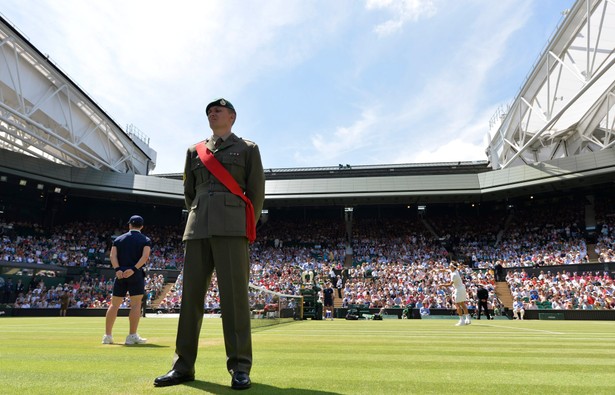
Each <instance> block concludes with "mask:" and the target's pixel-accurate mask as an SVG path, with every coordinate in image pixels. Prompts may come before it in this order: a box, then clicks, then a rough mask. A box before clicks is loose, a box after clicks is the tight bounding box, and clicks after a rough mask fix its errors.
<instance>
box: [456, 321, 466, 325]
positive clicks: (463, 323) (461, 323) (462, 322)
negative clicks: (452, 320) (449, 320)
mask: <svg viewBox="0 0 615 395" xmlns="http://www.w3.org/2000/svg"><path fill="white" fill-rule="evenodd" d="M465 324H466V322H465V321H464V320H459V322H458V323H456V324H455V326H464V325H465Z"/></svg>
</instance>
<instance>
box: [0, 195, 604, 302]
mask: <svg viewBox="0 0 615 395" xmlns="http://www.w3.org/2000/svg"><path fill="white" fill-rule="evenodd" d="M611 203H612V202H611V201H610V200H608V199H605V200H601V201H600V202H597V204H596V222H597V224H598V225H597V227H596V236H597V237H596V241H595V243H592V248H593V251H588V243H587V242H586V233H585V232H584V231H583V229H585V225H584V221H583V215H582V214H583V211H582V209H579V205H578V204H573V203H572V202H560V203H559V204H557V205H542V206H540V207H537V208H535V209H532V210H527V209H523V210H515V209H513V208H511V209H509V210H507V211H506V213H505V214H503V213H502V212H494V213H484V214H482V215H471V214H463V215H450V213H445V212H444V213H441V214H438V213H430V215H429V216H419V217H415V218H408V219H404V218H399V217H398V218H386V219H375V218H357V219H356V220H355V221H354V223H353V227H352V234H351V237H350V245H348V237H347V233H346V231H347V229H346V226H345V224H344V221H342V220H339V219H336V220H331V219H305V220H285V221H282V220H275V219H273V220H271V219H270V220H269V221H268V222H267V223H265V224H264V225H263V226H261V227H260V228H259V231H258V235H259V238H258V239H257V242H256V243H254V244H253V245H252V247H251V254H252V260H251V262H252V267H251V282H252V284H254V285H256V286H258V287H263V288H266V289H269V290H272V291H276V292H281V293H285V294H291V295H297V294H299V293H300V289H301V286H302V284H303V282H304V278H303V275H304V274H305V273H310V272H311V273H313V277H314V281H315V283H317V284H319V285H320V286H321V287H322V286H324V284H326V283H327V282H330V283H332V284H333V286H334V287H335V288H337V289H338V293H337V297H338V298H340V299H342V303H343V306H350V305H357V304H358V305H366V306H369V307H371V308H382V307H385V308H387V307H394V306H401V307H405V306H408V305H410V306H413V307H415V308H417V309H418V308H420V307H422V306H426V307H430V308H445V309H450V308H452V301H451V299H450V292H447V291H446V290H444V289H441V288H439V287H438V285H439V284H440V283H442V282H445V281H446V280H447V279H444V278H443V277H442V276H443V275H444V274H443V273H441V272H439V271H437V270H434V269H439V268H444V267H446V266H447V265H448V263H449V262H450V260H451V259H457V260H459V261H462V262H465V263H466V265H467V268H466V269H464V272H463V274H464V280H465V282H466V286H467V289H468V296H469V300H470V303H469V304H470V305H471V306H475V305H476V289H477V285H478V284H482V285H484V286H485V287H486V288H487V289H488V290H489V295H490V296H489V305H490V307H491V308H498V309H499V308H500V307H501V306H500V303H499V301H498V300H497V298H496V296H495V292H494V285H495V279H494V275H493V273H494V267H495V266H496V265H501V266H502V267H505V268H509V270H508V276H507V278H506V280H507V281H508V283H509V286H510V289H511V292H512V294H513V296H514V297H517V296H518V297H519V298H520V299H522V300H523V301H524V303H527V308H533V304H532V303H533V302H536V303H537V302H541V303H543V302H550V303H551V306H553V307H552V308H560V307H561V308H572V309H600V308H604V309H613V308H615V306H614V303H613V292H614V288H615V286H614V285H613V280H612V278H611V277H610V274H608V273H603V274H601V275H598V274H596V273H583V272H581V273H580V274H577V273H572V274H571V273H568V272H564V273H560V274H552V273H550V271H548V270H547V271H546V272H544V273H541V275H540V276H538V277H536V278H534V277H530V276H528V275H527V274H524V273H525V271H524V270H523V268H527V267H538V266H540V267H549V266H561V265H571V264H584V263H587V262H589V259H590V258H589V257H590V255H591V254H592V253H594V254H595V256H596V257H597V261H599V262H611V261H613V260H615V254H614V252H613V250H614V241H615V218H614V217H613V216H612V215H609V214H608V213H609V212H610V211H609V207H610V206H609V204H611ZM581 208H582V207H581ZM0 228H1V229H2V234H1V241H0V260H3V261H6V262H16V263H32V264H38V265H41V267H43V266H44V265H46V264H53V265H59V266H73V267H80V268H84V269H88V270H93V269H95V268H96V266H105V264H108V263H105V257H106V255H107V254H108V250H109V248H110V245H111V240H112V238H113V236H114V235H119V234H121V233H122V232H123V231H124V229H123V228H122V227H117V226H112V225H108V224H107V225H103V224H100V223H87V222H85V223H72V224H64V225H62V226H58V227H55V228H54V229H52V230H50V231H48V232H47V231H43V229H42V228H41V227H39V226H37V225H36V224H31V223H19V222H15V223H10V224H9V223H6V224H2V226H1V227H0ZM101 229H102V230H101ZM144 232H145V233H146V234H147V235H148V236H149V237H150V238H151V239H152V255H151V258H150V261H149V262H148V263H147V265H146V267H147V268H148V270H149V273H150V274H149V276H148V300H149V303H151V300H153V299H154V298H156V297H157V296H158V295H159V293H160V292H161V291H162V289H163V285H164V281H165V279H164V278H163V276H162V275H158V274H154V273H156V270H157V269H172V270H179V271H181V269H182V265H183V245H182V242H181V229H180V226H179V225H178V226H157V225H152V226H148V227H147V228H146V229H145V230H144ZM349 247H351V248H352V252H353V266H352V267H351V268H348V269H346V268H344V260H345V258H346V252H347V250H348V248H349ZM111 286H112V279H105V278H104V277H95V278H90V277H89V275H88V274H87V273H86V274H85V275H84V276H82V277H81V278H80V279H78V280H75V281H69V282H67V283H64V284H58V285H56V286H53V287H46V286H45V282H44V281H41V280H40V279H39V280H37V281H32V282H31V284H30V288H29V289H28V290H19V289H18V284H15V283H11V284H5V286H4V288H5V290H4V291H3V293H1V294H0V297H2V298H3V301H4V302H10V303H13V304H14V306H15V307H21V308H24V307H56V306H57V305H58V303H59V302H58V301H59V297H60V296H61V294H62V293H64V292H68V293H70V295H71V299H70V307H73V308H83V307H92V308H97V307H98V308H104V307H107V306H108V303H109V300H110V289H111ZM9 288H11V291H8V289H9ZM181 294H182V290H181V274H180V275H179V278H178V281H177V282H176V283H175V284H174V285H173V286H172V288H171V289H170V291H169V292H168V293H166V294H165V295H164V296H163V295H160V296H161V301H160V305H159V309H160V310H162V311H176V310H177V309H178V308H179V305H180V303H181ZM254 297H255V298H257V297H258V296H257V295H256V294H255V295H254ZM204 303H205V307H206V309H207V310H208V311H216V310H217V309H219V298H218V294H217V286H216V280H215V276H214V279H213V280H212V286H211V288H210V290H209V292H208V293H207V296H206V299H205V301H204Z"/></svg>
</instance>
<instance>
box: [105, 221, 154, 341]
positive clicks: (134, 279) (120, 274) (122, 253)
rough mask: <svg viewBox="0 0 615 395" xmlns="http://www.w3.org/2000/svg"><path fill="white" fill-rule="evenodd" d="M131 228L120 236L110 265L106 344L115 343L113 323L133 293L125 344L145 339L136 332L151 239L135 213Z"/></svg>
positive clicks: (114, 247) (115, 241)
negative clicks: (113, 280) (110, 292)
mask: <svg viewBox="0 0 615 395" xmlns="http://www.w3.org/2000/svg"><path fill="white" fill-rule="evenodd" d="M128 229H129V231H128V232H126V233H124V234H123V235H121V236H118V237H117V238H116V239H115V240H114V241H113V246H112V247H111V265H112V266H113V269H115V282H114V283H113V296H112V298H111V305H110V306H109V309H108V310H107V315H106V319H105V335H104V336H103V340H102V342H103V344H113V336H112V332H113V324H114V323H115V319H116V318H117V312H118V310H119V308H120V305H121V304H122V301H123V300H124V297H126V293H128V294H129V295H130V315H129V316H128V319H129V322H130V333H129V334H128V336H126V343H125V344H143V343H145V342H146V341H147V339H143V338H142V337H140V336H139V334H138V333H137V328H138V327H139V319H140V318H141V302H142V300H143V294H144V293H145V271H144V270H143V266H144V265H145V263H146V262H147V260H148V259H149V254H150V252H151V245H152V241H151V240H150V238H149V237H147V236H145V235H143V234H141V229H143V218H142V217H140V216H138V215H133V216H132V217H130V220H129V221H128Z"/></svg>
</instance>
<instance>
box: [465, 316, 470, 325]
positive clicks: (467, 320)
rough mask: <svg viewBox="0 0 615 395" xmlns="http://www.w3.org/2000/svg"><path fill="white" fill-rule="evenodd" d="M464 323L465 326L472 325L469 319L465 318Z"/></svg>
mask: <svg viewBox="0 0 615 395" xmlns="http://www.w3.org/2000/svg"><path fill="white" fill-rule="evenodd" d="M465 323H466V325H470V324H471V323H472V321H470V317H467V318H466V321H465Z"/></svg>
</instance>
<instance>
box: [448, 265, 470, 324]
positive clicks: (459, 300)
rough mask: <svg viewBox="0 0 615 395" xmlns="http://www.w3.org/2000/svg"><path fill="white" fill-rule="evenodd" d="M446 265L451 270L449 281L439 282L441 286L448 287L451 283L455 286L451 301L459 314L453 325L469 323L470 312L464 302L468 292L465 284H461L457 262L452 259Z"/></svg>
mask: <svg viewBox="0 0 615 395" xmlns="http://www.w3.org/2000/svg"><path fill="white" fill-rule="evenodd" d="M448 267H449V270H450V272H451V281H449V282H448V283H444V284H441V286H442V287H450V286H451V285H452V286H453V288H455V292H454V294H453V302H454V303H455V308H456V309H457V314H458V315H459V322H458V323H456V324H455V326H462V325H470V324H471V322H470V313H469V312H468V306H467V304H466V301H467V300H468V294H467V292H466V286H465V285H464V284H463V280H462V279H461V276H460V275H459V271H458V268H459V264H458V263H457V262H455V261H452V262H451V263H450V265H449V266H448Z"/></svg>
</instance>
